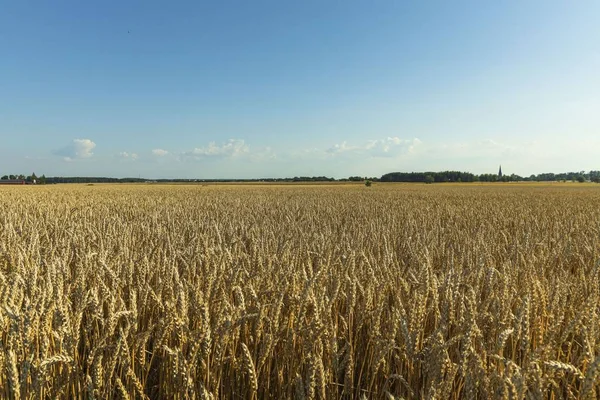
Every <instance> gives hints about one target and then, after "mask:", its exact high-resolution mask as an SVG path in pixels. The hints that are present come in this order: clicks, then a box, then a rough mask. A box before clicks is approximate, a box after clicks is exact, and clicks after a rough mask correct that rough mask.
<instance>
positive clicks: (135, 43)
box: [0, 0, 600, 178]
mask: <svg viewBox="0 0 600 400" xmlns="http://www.w3.org/2000/svg"><path fill="white" fill-rule="evenodd" d="M1 8H2V12H0V139H1V141H0V174H5V173H31V172H36V173H37V174H41V173H45V174H46V175H48V176H50V175H70V176H82V175H95V176H99V175H100V176H115V177H125V176H140V175H141V176H144V177H149V178H150V177H156V178H168V177H181V178H259V177H285V176H294V175H328V176H334V177H346V176H349V175H369V176H372V175H376V176H377V175H381V174H383V173H386V172H391V171H419V170H440V169H459V170H467V171H471V172H475V173H487V172H496V171H497V170H498V165H499V164H502V165H503V170H504V171H505V173H509V174H510V173H517V174H521V175H528V174H531V173H539V172H544V171H553V172H559V171H566V170H589V169H600V164H599V161H598V156H597V155H598V150H597V149H600V111H599V110H600V74H599V72H598V71H600V24H599V23H598V17H599V16H600V2H598V1H577V2H565V1H526V2H523V1H498V2H492V1H489V2H481V1H477V2H476V1H472V2H459V1H453V2H448V1H439V2H438V1H436V2H433V1H425V2H404V1H370V2H367V1H360V2H358V1H323V0H321V1H294V2H292V1H253V2H249V1H243V2H242V1H239V2H232V1H223V2H213V3H206V2H198V1H183V2H155V1H143V2H142V1H139V2H137V1H128V0H125V1H102V2H87V1H52V2H50V1H48V2H31V1H23V0H18V1H17V0H15V1H12V0H9V1H4V2H3V3H2V7H1Z"/></svg>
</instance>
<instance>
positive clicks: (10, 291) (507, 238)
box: [0, 184, 600, 399]
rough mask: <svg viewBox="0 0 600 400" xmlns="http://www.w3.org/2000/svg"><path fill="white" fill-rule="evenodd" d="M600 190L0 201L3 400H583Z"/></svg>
mask: <svg viewBox="0 0 600 400" xmlns="http://www.w3.org/2000/svg"><path fill="white" fill-rule="evenodd" d="M599 260H600V188H596V187H593V186H592V185H589V186H587V185H576V184H571V185H539V186H536V185H501V184H498V185H487V186H486V185H479V184H472V185H416V184H415V185H409V184H407V185H401V184H398V185H396V184H376V185H374V186H373V187H371V188H366V187H364V186H362V185H337V186H336V185H313V186H309V185H306V186H302V185H287V186H286V185H244V186H242V185H240V186H234V185H231V186H227V185H214V186H200V185H195V186H194V185H190V186H176V185H173V186H169V185H164V186H161V185H130V186H125V185H124V186H118V185H96V186H83V185H72V186H69V185H63V186H61V185H57V186H45V187H43V186H38V187H3V188H0V327H1V329H2V331H1V335H2V336H1V337H0V365H1V367H2V368H1V370H0V371H1V372H0V397H1V398H6V399H57V398H58V399H106V398H115V399H119V398H123V399H148V398H150V399H163V398H164V399H209V398H210V399H213V398H214V399H263V398H266V399H294V398H296V399H463V398H464V399H490V398H502V399H504V398H506V399H568V398H570V399H579V398H582V399H583V398H587V399H594V398H597V396H598V395H600V386H599V384H600V379H598V376H599V374H600V337H599V336H600V316H599V313H600V283H599V280H600V276H599V272H600V263H599Z"/></svg>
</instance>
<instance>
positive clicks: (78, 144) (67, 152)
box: [54, 139, 96, 161]
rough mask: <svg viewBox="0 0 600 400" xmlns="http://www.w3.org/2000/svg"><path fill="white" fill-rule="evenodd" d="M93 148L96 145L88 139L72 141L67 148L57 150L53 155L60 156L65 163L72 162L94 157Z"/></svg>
mask: <svg viewBox="0 0 600 400" xmlns="http://www.w3.org/2000/svg"><path fill="white" fill-rule="evenodd" d="M95 147H96V143H94V142H93V141H91V140H90V139H74V140H73V141H72V142H71V143H70V144H69V145H68V146H65V147H63V148H62V149H60V150H57V151H56V152H55V153H54V154H56V155H59V156H62V157H63V159H64V160H65V161H74V160H76V159H83V158H90V157H92V156H93V155H94V153H93V152H92V150H93V149H94V148H95Z"/></svg>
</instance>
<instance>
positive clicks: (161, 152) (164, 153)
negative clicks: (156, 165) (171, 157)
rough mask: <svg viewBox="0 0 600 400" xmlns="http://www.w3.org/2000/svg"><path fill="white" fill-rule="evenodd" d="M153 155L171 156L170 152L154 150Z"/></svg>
mask: <svg viewBox="0 0 600 400" xmlns="http://www.w3.org/2000/svg"><path fill="white" fill-rule="evenodd" d="M152 154H154V155H155V156H159V157H163V156H166V155H167V154H169V152H168V151H167V150H163V149H154V150H152Z"/></svg>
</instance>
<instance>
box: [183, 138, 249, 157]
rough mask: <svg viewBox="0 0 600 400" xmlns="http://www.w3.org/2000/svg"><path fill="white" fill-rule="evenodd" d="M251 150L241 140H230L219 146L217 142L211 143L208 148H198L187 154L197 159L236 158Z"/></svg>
mask: <svg viewBox="0 0 600 400" xmlns="http://www.w3.org/2000/svg"><path fill="white" fill-rule="evenodd" d="M249 152H250V149H249V147H248V146H247V145H246V143H245V142H244V141H243V140H241V139H229V140H228V141H227V142H226V143H224V144H222V145H217V144H216V143H215V142H210V143H209V144H208V146H206V147H196V148H195V149H193V150H192V151H189V152H187V153H185V154H186V155H189V156H193V157H196V158H202V157H223V158H227V157H236V156H239V155H242V154H246V153H249Z"/></svg>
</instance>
